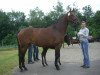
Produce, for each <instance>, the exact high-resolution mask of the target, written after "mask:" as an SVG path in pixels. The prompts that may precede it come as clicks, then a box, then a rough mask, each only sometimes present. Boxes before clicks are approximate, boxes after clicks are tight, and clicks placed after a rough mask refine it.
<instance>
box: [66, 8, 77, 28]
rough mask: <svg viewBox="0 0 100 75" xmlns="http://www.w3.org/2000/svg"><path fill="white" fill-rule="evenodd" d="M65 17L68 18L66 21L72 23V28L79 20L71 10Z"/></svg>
mask: <svg viewBox="0 0 100 75" xmlns="http://www.w3.org/2000/svg"><path fill="white" fill-rule="evenodd" d="M67 17H68V21H69V22H70V23H73V26H74V27H76V26H77V25H78V23H79V19H78V17H77V16H76V13H75V10H74V9H73V10H71V9H70V11H69V12H68V13H67Z"/></svg>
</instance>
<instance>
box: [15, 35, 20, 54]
mask: <svg viewBox="0 0 100 75" xmlns="http://www.w3.org/2000/svg"><path fill="white" fill-rule="evenodd" d="M16 37H17V44H18V55H19V53H20V44H19V40H18V34H17V35H16Z"/></svg>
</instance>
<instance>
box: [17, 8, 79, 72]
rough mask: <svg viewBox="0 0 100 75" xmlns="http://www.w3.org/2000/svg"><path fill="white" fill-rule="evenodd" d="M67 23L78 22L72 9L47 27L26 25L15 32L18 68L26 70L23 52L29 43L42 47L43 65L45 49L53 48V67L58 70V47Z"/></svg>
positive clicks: (24, 52) (60, 44)
mask: <svg viewBox="0 0 100 75" xmlns="http://www.w3.org/2000/svg"><path fill="white" fill-rule="evenodd" d="M69 23H73V26H76V25H77V23H78V18H77V16H76V15H75V11H74V9H73V10H70V11H69V12H67V13H66V14H64V15H63V16H62V17H60V18H59V19H58V21H57V22H56V23H54V24H52V25H51V26H49V27H47V28H33V27H27V28H24V29H21V30H20V31H19V33H18V34H17V40H18V54H19V68H20V70H21V71H23V70H28V69H27V67H26V66H25V54H26V51H27V48H28V47H29V45H30V44H34V45H36V46H39V47H42V48H43V52H42V54H41V56H42V65H43V66H45V65H47V62H46V52H47V50H48V49H49V48H51V49H55V67H56V69H57V70H60V67H59V65H58V62H60V49H61V46H62V43H63V42H64V35H65V32H66V30H67V26H68V24H69Z"/></svg>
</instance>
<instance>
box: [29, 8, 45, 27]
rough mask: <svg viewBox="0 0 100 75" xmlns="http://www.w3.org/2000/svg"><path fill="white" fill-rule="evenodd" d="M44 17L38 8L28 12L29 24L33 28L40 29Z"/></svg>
mask: <svg viewBox="0 0 100 75" xmlns="http://www.w3.org/2000/svg"><path fill="white" fill-rule="evenodd" d="M43 17H44V13H43V12H42V10H40V9H39V8H38V7H36V8H35V9H34V10H30V14H29V24H30V25H32V26H33V27H42V25H43V23H42V19H43Z"/></svg>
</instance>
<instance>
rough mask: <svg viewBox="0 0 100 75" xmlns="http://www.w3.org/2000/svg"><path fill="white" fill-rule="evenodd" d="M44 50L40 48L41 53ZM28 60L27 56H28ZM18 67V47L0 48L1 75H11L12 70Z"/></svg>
mask: <svg viewBox="0 0 100 75" xmlns="http://www.w3.org/2000/svg"><path fill="white" fill-rule="evenodd" d="M41 52H42V48H39V53H41ZM26 59H27V54H26ZM16 66H18V50H17V47H15V46H14V47H12V46H6V47H5V46H4V47H0V75H11V73H12V70H13V69H14V68H15V67H16Z"/></svg>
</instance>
